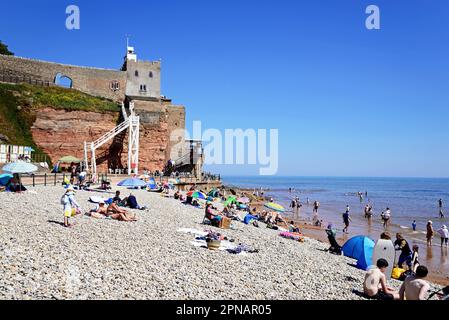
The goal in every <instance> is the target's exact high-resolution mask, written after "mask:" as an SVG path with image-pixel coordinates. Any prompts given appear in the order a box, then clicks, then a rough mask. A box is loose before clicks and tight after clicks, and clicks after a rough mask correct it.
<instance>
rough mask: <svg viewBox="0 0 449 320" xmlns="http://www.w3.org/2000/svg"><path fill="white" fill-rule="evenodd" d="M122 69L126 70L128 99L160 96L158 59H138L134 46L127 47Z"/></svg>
mask: <svg viewBox="0 0 449 320" xmlns="http://www.w3.org/2000/svg"><path fill="white" fill-rule="evenodd" d="M122 70H123V71H125V72H126V89H125V95H126V96H127V97H128V98H130V99H133V100H134V99H145V100H146V99H148V100H152V99H156V100H159V99H160V97H161V63H160V61H139V60H137V54H136V52H135V51H134V47H130V46H128V47H127V53H126V57H125V62H124V64H123V67H122Z"/></svg>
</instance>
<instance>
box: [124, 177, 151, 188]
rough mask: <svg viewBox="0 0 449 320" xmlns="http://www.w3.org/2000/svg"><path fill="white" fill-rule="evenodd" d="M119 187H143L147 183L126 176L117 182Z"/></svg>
mask: <svg viewBox="0 0 449 320" xmlns="http://www.w3.org/2000/svg"><path fill="white" fill-rule="evenodd" d="M117 185H118V186H120V187H145V186H146V185H147V184H146V182H145V181H143V180H140V179H137V178H128V179H125V180H122V181H120V182H119V183H117Z"/></svg>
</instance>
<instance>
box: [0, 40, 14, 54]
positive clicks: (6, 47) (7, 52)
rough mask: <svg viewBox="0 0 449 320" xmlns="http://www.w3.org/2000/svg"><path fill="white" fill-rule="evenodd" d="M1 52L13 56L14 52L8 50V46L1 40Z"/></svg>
mask: <svg viewBox="0 0 449 320" xmlns="http://www.w3.org/2000/svg"><path fill="white" fill-rule="evenodd" d="M0 54H5V55H7V56H13V55H14V53H12V52H11V51H9V50H8V46H7V45H6V44H4V43H2V41H1V40H0Z"/></svg>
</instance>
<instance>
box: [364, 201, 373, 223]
mask: <svg viewBox="0 0 449 320" xmlns="http://www.w3.org/2000/svg"><path fill="white" fill-rule="evenodd" d="M372 216H373V207H371V206H370V205H369V204H367V205H366V206H365V218H367V219H368V220H369V219H371V217H372Z"/></svg>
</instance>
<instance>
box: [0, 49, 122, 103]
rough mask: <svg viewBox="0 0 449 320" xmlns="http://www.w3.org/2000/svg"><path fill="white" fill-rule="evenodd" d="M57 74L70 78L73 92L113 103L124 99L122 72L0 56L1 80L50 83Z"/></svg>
mask: <svg viewBox="0 0 449 320" xmlns="http://www.w3.org/2000/svg"><path fill="white" fill-rule="evenodd" d="M58 74H61V75H63V76H66V77H68V78H70V79H71V80H72V88H73V89H77V90H79V91H82V92H85V93H87V94H90V95H93V96H97V97H103V98H107V99H111V100H114V101H117V102H121V101H123V100H124V98H125V89H126V72H124V71H116V70H107V69H98V68H88V67H78V66H71V65H65V64H58V63H52V62H45V61H39V60H32V59H26V58H20V57H15V56H5V55H0V75H2V76H6V77H25V78H30V79H33V80H41V81H44V82H49V83H54V82H55V78H56V76H57V75H58ZM112 82H118V84H119V89H118V90H116V91H113V90H112V89H111V83H112Z"/></svg>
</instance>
